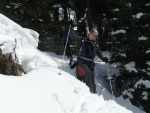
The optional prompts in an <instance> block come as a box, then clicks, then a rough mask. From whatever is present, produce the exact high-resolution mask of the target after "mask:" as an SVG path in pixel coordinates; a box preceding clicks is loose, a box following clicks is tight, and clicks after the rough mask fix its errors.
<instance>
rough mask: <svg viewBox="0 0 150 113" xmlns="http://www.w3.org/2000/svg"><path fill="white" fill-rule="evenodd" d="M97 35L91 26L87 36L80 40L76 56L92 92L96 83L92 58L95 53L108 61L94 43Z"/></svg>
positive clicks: (94, 90)
mask: <svg viewBox="0 0 150 113" xmlns="http://www.w3.org/2000/svg"><path fill="white" fill-rule="evenodd" d="M71 30H72V29H71ZM71 35H72V34H71ZM71 37H73V36H71ZM97 37H98V31H97V29H96V28H92V29H91V30H90V31H89V33H88V37H87V38H86V39H85V40H84V41H83V42H82V46H81V48H80V50H79V56H78V66H79V67H80V68H81V70H82V72H83V73H84V75H85V83H86V85H87V86H88V87H89V89H90V92H92V93H96V84H95V75H94V67H95V63H94V58H95V56H96V54H97V56H98V57H99V58H100V59H102V60H103V61H105V62H108V59H107V58H105V57H103V56H102V54H101V51H100V48H99V46H98V44H97V43H96V38H97Z"/></svg>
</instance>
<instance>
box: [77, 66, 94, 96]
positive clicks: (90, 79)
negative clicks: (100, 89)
mask: <svg viewBox="0 0 150 113" xmlns="http://www.w3.org/2000/svg"><path fill="white" fill-rule="evenodd" d="M79 66H80V68H81V70H82V71H83V72H84V73H85V83H86V85H87V86H88V87H89V88H90V92H93V93H96V84H95V75H94V70H90V68H89V67H88V66H87V65H86V64H83V65H79Z"/></svg>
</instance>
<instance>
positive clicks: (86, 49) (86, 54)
mask: <svg viewBox="0 0 150 113" xmlns="http://www.w3.org/2000/svg"><path fill="white" fill-rule="evenodd" d="M96 54H97V56H98V57H99V58H100V59H102V60H104V59H105V58H104V57H103V56H102V54H101V51H100V48H99V46H98V45H97V43H96V41H91V40H89V39H86V40H84V41H83V44H82V46H81V49H80V51H79V64H80V65H82V64H86V65H87V66H88V67H90V68H94V66H95V63H94V58H95V56H96Z"/></svg>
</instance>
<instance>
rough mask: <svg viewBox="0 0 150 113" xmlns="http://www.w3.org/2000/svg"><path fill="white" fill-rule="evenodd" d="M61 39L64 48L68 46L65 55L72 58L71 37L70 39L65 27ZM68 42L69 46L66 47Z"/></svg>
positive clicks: (60, 35)
mask: <svg viewBox="0 0 150 113" xmlns="http://www.w3.org/2000/svg"><path fill="white" fill-rule="evenodd" d="M59 37H60V39H61V42H62V43H63V45H64V47H65V46H66V50H65V51H66V52H65V54H66V55H67V57H68V58H70V55H71V51H70V45H69V37H68V31H67V30H66V27H65V26H62V30H61V32H60V34H59ZM67 37H68V42H67ZM66 42H67V45H66Z"/></svg>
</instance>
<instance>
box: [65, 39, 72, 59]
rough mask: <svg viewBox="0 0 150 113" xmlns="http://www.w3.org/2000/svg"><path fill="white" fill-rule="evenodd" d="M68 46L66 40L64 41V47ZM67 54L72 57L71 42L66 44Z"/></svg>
mask: <svg viewBox="0 0 150 113" xmlns="http://www.w3.org/2000/svg"><path fill="white" fill-rule="evenodd" d="M65 46H66V42H64V47H65ZM65 54H66V55H67V57H68V58H70V57H71V49H70V44H69V42H68V43H67V46H66V50H65Z"/></svg>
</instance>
